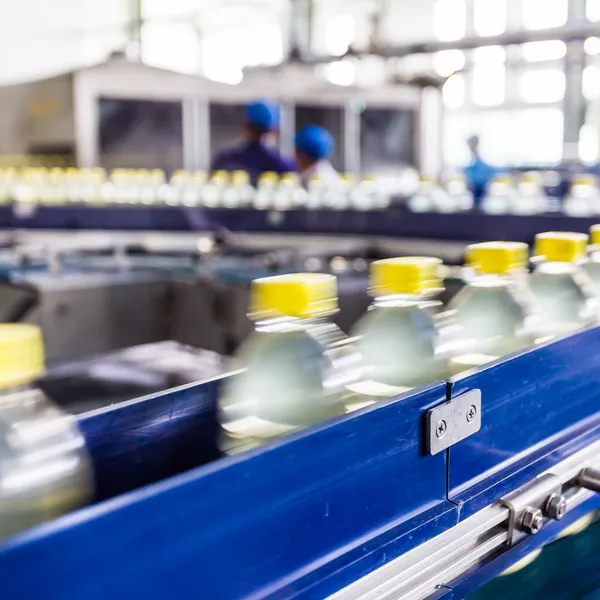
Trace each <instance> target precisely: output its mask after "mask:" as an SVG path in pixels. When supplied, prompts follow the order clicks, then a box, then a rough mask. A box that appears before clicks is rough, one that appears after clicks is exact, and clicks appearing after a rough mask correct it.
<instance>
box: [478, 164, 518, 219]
mask: <svg viewBox="0 0 600 600" xmlns="http://www.w3.org/2000/svg"><path fill="white" fill-rule="evenodd" d="M516 195H517V192H516V190H515V187H514V185H513V181H512V178H511V176H510V175H507V174H501V175H496V176H495V177H494V179H492V181H491V182H490V184H489V186H488V189H487V192H486V194H485V196H484V198H483V201H482V203H481V209H482V210H483V212H485V213H487V214H489V215H507V214H510V213H511V211H512V209H513V207H514V205H515V202H516V200H517V198H516Z"/></svg>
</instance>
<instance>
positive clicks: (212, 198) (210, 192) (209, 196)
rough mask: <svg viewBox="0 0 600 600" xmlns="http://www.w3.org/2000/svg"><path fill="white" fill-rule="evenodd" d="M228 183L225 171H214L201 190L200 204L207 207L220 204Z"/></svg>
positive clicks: (216, 206)
mask: <svg viewBox="0 0 600 600" xmlns="http://www.w3.org/2000/svg"><path fill="white" fill-rule="evenodd" d="M229 185H230V181H229V173H227V171H215V172H214V173H213V174H212V175H211V178H210V179H209V180H208V183H206V184H205V185H204V187H203V188H202V191H201V199H202V205H203V206H206V207H207V208H218V207H219V206H222V203H223V195H224V192H225V190H226V189H227V187H228V186H229Z"/></svg>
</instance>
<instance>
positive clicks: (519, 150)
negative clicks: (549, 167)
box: [511, 108, 563, 164]
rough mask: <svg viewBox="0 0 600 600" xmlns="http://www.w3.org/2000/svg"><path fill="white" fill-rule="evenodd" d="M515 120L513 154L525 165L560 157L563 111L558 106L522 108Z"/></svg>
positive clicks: (513, 117) (514, 117)
mask: <svg viewBox="0 0 600 600" xmlns="http://www.w3.org/2000/svg"><path fill="white" fill-rule="evenodd" d="M511 118H512V121H513V123H514V129H513V132H514V140H513V144H514V146H513V153H514V156H515V158H516V160H517V161H519V162H520V163H524V164H553V163H557V162H559V161H560V160H561V159H562V151H563V114H562V110H561V109H559V108H544V109H539V108H534V109H526V110H522V111H520V112H519V113H516V114H514V115H512V116H511Z"/></svg>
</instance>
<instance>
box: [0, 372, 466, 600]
mask: <svg viewBox="0 0 600 600" xmlns="http://www.w3.org/2000/svg"><path fill="white" fill-rule="evenodd" d="M192 389H193V386H192V387H191V388H186V390H187V391H186V392H185V393H191V392H190V390H192ZM177 393H180V392H177ZM175 395H176V394H175V393H173V394H171V398H172V399H173V402H174V405H175V406H177V400H176V398H174V396H175ZM165 397H166V395H165ZM444 399H445V385H444V384H437V385H433V386H431V387H429V388H426V389H424V390H422V391H419V392H418V393H409V394H406V395H405V396H403V397H399V398H398V399H394V400H391V401H386V402H384V403H382V404H380V405H378V406H376V407H373V408H370V409H365V410H364V411H362V412H360V413H357V414H354V415H351V416H348V417H344V418H341V419H338V420H336V421H334V422H330V423H327V424H325V425H323V426H320V427H317V428H312V429H310V430H306V431H303V432H301V433H299V434H297V435H294V436H290V437H289V438H287V439H285V440H282V441H278V442H273V443H271V444H268V445H266V446H264V447H261V448H260V449H257V450H254V451H252V452H249V453H246V454H243V455H240V456H237V457H232V458H228V459H224V460H222V461H217V462H214V463H212V464H210V465H207V466H205V467H201V468H198V469H194V470H192V471H190V472H188V473H186V474H183V475H179V476H176V477H174V478H171V479H168V480H165V481H163V482H161V483H157V484H153V485H150V486H147V487H145V488H142V489H139V490H136V491H134V492H130V493H129V494H125V495H122V496H119V497H117V498H115V499H114V500H109V501H107V502H103V503H100V504H98V505H96V506H94V507H90V508H87V509H84V510H81V511H78V512H75V513H73V514H71V515H68V516H66V517H64V518H61V519H58V520H56V521H55V522H53V523H50V524H47V525H43V526H40V527H38V528H35V529H33V530H31V531H30V532H28V533H25V534H23V535H21V536H18V537H16V538H13V540H11V541H10V542H9V543H8V544H7V545H6V546H4V547H3V548H2V549H0V575H1V576H2V582H3V583H2V590H3V595H5V596H6V597H7V598H13V597H14V598H19V599H28V598H40V597H43V598H45V599H48V600H55V599H56V600H58V599H60V600H64V599H66V598H69V599H71V598H86V599H96V598H98V599H100V598H102V600H105V599H106V598H107V597H111V598H129V599H130V598H147V599H152V598H211V599H220V598H223V599H225V598H226V599H238V598H266V597H296V598H323V597H324V596H325V595H327V593H329V592H332V591H334V590H336V589H338V588H339V587H342V586H343V585H345V584H347V583H349V582H351V581H353V580H354V579H356V578H358V577H360V576H362V575H364V574H366V573H367V572H369V571H371V570H372V569H374V568H376V567H377V566H379V565H381V564H383V563H384V562H386V561H387V560H390V559H392V558H395V557H396V556H398V555H399V554H401V553H403V552H405V551H407V550H408V549H410V548H412V547H415V546H416V545H418V544H419V543H421V542H422V541H425V540H426V539H428V538H430V537H433V536H434V535H437V534H438V533H440V532H441V531H443V530H445V529H447V528H448V527H450V526H451V525H452V524H453V523H455V522H456V509H455V507H454V506H453V505H452V504H450V503H448V502H447V501H446V488H445V484H446V462H445V456H444V453H441V454H439V455H436V456H427V455H425V454H424V453H423V449H422V447H421V442H422V436H421V427H422V424H423V415H424V413H425V412H426V411H427V410H429V408H431V407H433V406H435V405H438V404H439V403H440V402H442V401H444ZM188 400H189V399H188ZM155 402H156V401H155ZM184 405H185V402H184ZM131 406H134V408H136V410H143V408H142V407H140V406H138V407H136V406H135V405H131ZM130 408H131V407H130ZM107 414H108V413H107ZM148 414H150V415H151V418H150V420H149V421H150V423H154V424H156V423H157V422H158V423H160V420H161V419H160V418H158V419H156V418H155V417H156V416H158V417H160V411H156V412H152V411H150V412H149V413H148ZM138 416H139V415H138ZM163 416H164V417H165V419H166V418H167V415H166V414H164V415H163ZM108 418H110V417H109V416H106V415H104V419H108ZM114 419H117V421H120V423H121V424H120V425H118V424H116V423H115V421H114ZM90 420H93V418H92V417H90ZM124 421H126V419H125V418H124V417H123V416H122V415H121V416H120V417H113V422H112V423H108V422H106V421H105V422H104V425H98V426H97V427H96V426H92V425H90V422H88V423H87V424H85V428H86V429H87V431H86V433H87V434H88V435H90V434H92V436H93V435H98V436H100V437H102V435H101V430H102V428H103V427H104V426H106V427H108V428H109V429H110V431H111V435H113V434H114V431H120V432H121V434H116V438H115V440H116V442H115V443H118V444H119V445H122V446H123V448H127V447H129V446H130V442H131V439H129V436H130V434H131V435H132V436H134V437H136V438H137V441H136V442H135V443H134V444H133V446H134V447H135V446H138V445H141V446H142V447H143V446H144V445H145V442H144V438H145V436H144V435H141V434H140V430H139V427H138V428H133V429H132V430H130V429H128V427H127V426H126V425H124V424H123V423H124ZM115 426H116V428H115ZM151 429H152V427H149V430H148V433H149V434H150V431H151ZM94 432H95V433H94ZM120 436H121V437H122V438H123V439H119V437H120ZM150 438H151V435H149V436H148V440H150ZM132 439H133V438H132ZM109 446H110V444H108V443H105V442H104V441H103V440H100V441H98V440H96V442H94V443H92V448H93V450H92V452H93V453H100V457H101V458H102V457H103V458H102V460H103V461H104V462H103V465H104V467H103V468H104V469H108V470H111V469H112V471H113V472H115V469H116V471H117V472H118V466H116V464H115V463H117V462H118V461H119V460H120V459H123V460H125V461H127V460H131V459H130V458H128V457H127V456H126V455H125V454H120V455H115V456H110V453H108V449H109ZM150 446H152V444H150ZM159 446H160V445H159ZM156 449H157V447H154V448H153V449H152V450H151V451H148V452H149V453H148V455H147V456H148V458H149V459H150V458H151V457H152V456H153V455H154V454H155V452H156ZM135 452H137V449H136V450H135ZM142 456H143V451H142V454H140V455H139V457H142ZM134 460H136V459H134ZM130 467H131V465H125V466H124V470H125V472H128V471H129V470H130Z"/></svg>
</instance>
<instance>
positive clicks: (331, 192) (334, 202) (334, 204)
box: [324, 173, 354, 210]
mask: <svg viewBox="0 0 600 600" xmlns="http://www.w3.org/2000/svg"><path fill="white" fill-rule="evenodd" d="M353 186H354V178H353V176H352V175H351V174H349V173H344V174H343V175H342V176H341V177H340V180H339V182H337V183H336V184H333V185H330V186H328V187H327V190H326V191H325V196H324V204H325V207H326V208H329V209H332V210H346V209H347V208H349V207H350V192H351V190H352V187H353Z"/></svg>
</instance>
